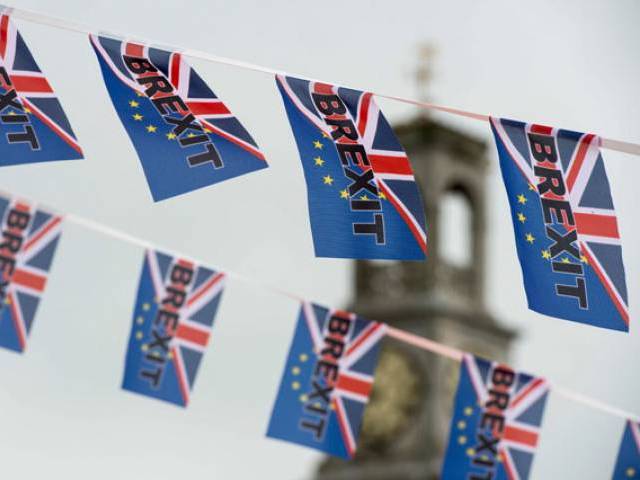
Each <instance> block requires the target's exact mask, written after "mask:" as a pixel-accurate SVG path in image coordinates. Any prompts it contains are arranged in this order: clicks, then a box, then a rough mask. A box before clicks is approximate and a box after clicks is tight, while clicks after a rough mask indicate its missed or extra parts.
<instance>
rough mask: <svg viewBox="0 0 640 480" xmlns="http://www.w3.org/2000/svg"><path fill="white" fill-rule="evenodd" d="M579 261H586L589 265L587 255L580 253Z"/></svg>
mask: <svg viewBox="0 0 640 480" xmlns="http://www.w3.org/2000/svg"><path fill="white" fill-rule="evenodd" d="M580 261H581V262H582V263H586V264H587V265H589V259H588V258H587V257H585V256H584V255H580Z"/></svg>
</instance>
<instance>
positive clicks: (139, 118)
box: [132, 113, 144, 122]
mask: <svg viewBox="0 0 640 480" xmlns="http://www.w3.org/2000/svg"><path fill="white" fill-rule="evenodd" d="M132 117H133V119H134V120H137V121H138V122H139V121H140V120H142V119H143V118H144V117H143V116H142V115H140V114H139V113H134V114H133V115H132Z"/></svg>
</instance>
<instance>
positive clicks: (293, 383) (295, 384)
mask: <svg viewBox="0 0 640 480" xmlns="http://www.w3.org/2000/svg"><path fill="white" fill-rule="evenodd" d="M291 388H293V389H294V390H300V382H292V383H291Z"/></svg>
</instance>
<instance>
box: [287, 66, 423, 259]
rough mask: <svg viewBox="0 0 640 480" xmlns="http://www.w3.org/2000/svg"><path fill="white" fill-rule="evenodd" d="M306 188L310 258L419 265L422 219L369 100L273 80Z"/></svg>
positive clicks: (402, 160) (396, 150) (395, 148)
mask: <svg viewBox="0 0 640 480" xmlns="http://www.w3.org/2000/svg"><path fill="white" fill-rule="evenodd" d="M276 83H277V85H278V88H279V90H280V93H281V95H282V99H283V102H284V106H285V109H286V111H287V115H288V117H289V122H290V124H291V128H292V130H293V135H294V137H295V139H296V143H297V145H298V151H299V153H300V160H301V162H302V167H303V170H304V175H305V179H306V183H307V195H308V205H309V216H310V220H311V231H312V234H313V243H314V247H315V253H316V256H318V257H337V258H364V259H399V260H422V259H424V258H425V254H426V250H427V236H426V227H425V214H424V209H423V206H422V200H421V198H420V193H419V191H418V186H417V185H416V181H415V178H414V176H413V170H412V169H411V164H410V163H409V159H408V158H407V154H406V153H405V152H404V149H403V148H402V146H401V145H400V143H399V142H398V139H397V138H396V136H395V134H394V133H393V130H392V129H391V127H390V126H389V123H388V122H387V120H386V118H385V117H384V115H383V114H382V112H381V111H380V109H379V108H378V106H377V105H376V103H375V101H374V99H373V95H372V94H371V93H369V92H361V91H358V90H351V89H348V88H343V87H337V86H334V85H328V84H326V83H319V82H311V81H307V80H300V79H297V78H293V77H286V76H280V75H278V76H276Z"/></svg>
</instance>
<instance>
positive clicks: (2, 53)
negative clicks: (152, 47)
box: [0, 6, 82, 166]
mask: <svg viewBox="0 0 640 480" xmlns="http://www.w3.org/2000/svg"><path fill="white" fill-rule="evenodd" d="M60 57H61V58H64V54H63V53H61V55H60ZM0 131H2V134H0V166H6V165H22V164H26V163H35V162H50V161H54V160H76V159H80V158H82V149H81V148H80V145H79V144H78V141H77V139H76V137H75V135H74V133H73V130H72V129H71V125H70V123H69V120H68V119H67V115H66V114H65V113H64V110H63V109H62V105H60V102H59V101H58V97H57V96H56V94H55V92H54V91H53V88H52V87H51V85H50V84H49V82H48V81H47V78H46V77H45V75H44V73H42V71H41V70H40V68H39V67H38V64H37V63H36V61H35V59H34V58H33V56H32V55H31V52H30V51H29V48H28V47H27V44H26V43H25V41H24V39H23V38H22V35H20V32H18V29H17V28H16V26H15V25H14V24H13V22H12V21H11V19H10V17H9V15H8V14H7V13H3V7H2V6H0Z"/></svg>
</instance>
